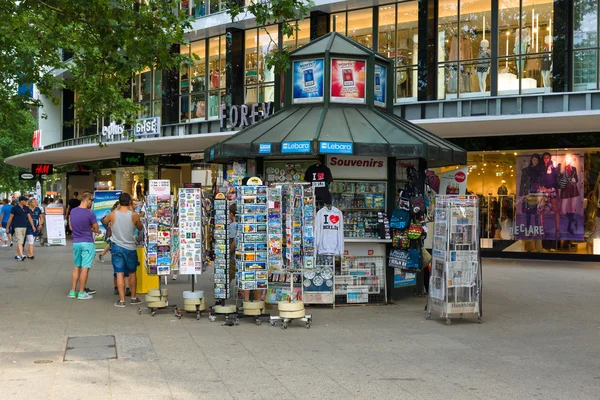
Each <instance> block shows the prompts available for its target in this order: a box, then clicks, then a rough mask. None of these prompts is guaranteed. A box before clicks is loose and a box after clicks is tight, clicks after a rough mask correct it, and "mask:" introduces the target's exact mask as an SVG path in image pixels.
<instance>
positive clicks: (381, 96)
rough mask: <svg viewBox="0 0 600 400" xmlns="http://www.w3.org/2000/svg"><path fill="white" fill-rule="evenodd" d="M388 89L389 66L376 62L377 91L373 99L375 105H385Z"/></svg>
mask: <svg viewBox="0 0 600 400" xmlns="http://www.w3.org/2000/svg"><path fill="white" fill-rule="evenodd" d="M386 90H387V68H386V67H384V66H382V65H377V64H375V91H374V93H373V100H375V105H376V106H380V107H385V101H386Z"/></svg>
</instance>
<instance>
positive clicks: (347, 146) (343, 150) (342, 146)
mask: <svg viewBox="0 0 600 400" xmlns="http://www.w3.org/2000/svg"><path fill="white" fill-rule="evenodd" d="M352 149H353V148H352V143H351V142H319V152H320V153H321V154H352Z"/></svg>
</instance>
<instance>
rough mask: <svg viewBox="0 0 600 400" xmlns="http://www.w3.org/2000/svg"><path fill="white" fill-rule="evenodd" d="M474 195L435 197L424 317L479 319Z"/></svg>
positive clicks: (480, 298) (478, 263)
mask: <svg viewBox="0 0 600 400" xmlns="http://www.w3.org/2000/svg"><path fill="white" fill-rule="evenodd" d="M481 289H482V280H481V256H480V251H479V203H478V199H477V196H436V198H435V220H434V236H433V257H432V262H431V276H430V278H429V290H428V297H427V307H426V314H425V318H426V319H430V318H431V314H432V313H433V312H439V313H440V317H441V318H445V319H446V325H450V324H451V323H452V318H462V317H464V316H477V320H478V321H479V323H481V322H482V321H481V318H482V315H483V314H482V312H483V310H482V293H481Z"/></svg>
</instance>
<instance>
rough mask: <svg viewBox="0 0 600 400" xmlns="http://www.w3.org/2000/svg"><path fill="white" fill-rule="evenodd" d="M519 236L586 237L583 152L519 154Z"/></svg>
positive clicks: (516, 222)
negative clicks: (584, 233)
mask: <svg viewBox="0 0 600 400" xmlns="http://www.w3.org/2000/svg"><path fill="white" fill-rule="evenodd" d="M516 170H517V200H516V203H517V204H516V221H515V224H514V226H513V228H512V232H511V233H514V236H515V238H516V239H526V240H543V239H549V240H550V239H551V240H579V241H581V240H583V230H584V227H583V225H584V218H583V214H584V208H583V200H584V198H583V196H584V188H583V184H584V180H585V175H584V173H585V171H584V170H583V154H579V153H569V152H561V153H556V152H553V153H552V154H550V153H549V152H537V153H533V152H532V153H526V154H520V155H519V156H518V157H517V166H516Z"/></svg>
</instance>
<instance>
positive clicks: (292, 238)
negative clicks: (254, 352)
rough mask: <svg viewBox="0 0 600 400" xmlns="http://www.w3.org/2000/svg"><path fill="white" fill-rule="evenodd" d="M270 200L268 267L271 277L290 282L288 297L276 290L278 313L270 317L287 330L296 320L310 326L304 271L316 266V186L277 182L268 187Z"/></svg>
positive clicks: (271, 323)
mask: <svg viewBox="0 0 600 400" xmlns="http://www.w3.org/2000/svg"><path fill="white" fill-rule="evenodd" d="M268 200H269V201H268V204H269V224H268V239H269V240H268V246H269V247H268V264H269V270H270V271H271V276H275V275H279V276H284V278H285V279H284V282H289V292H288V293H289V295H288V296H277V292H275V299H274V300H276V301H277V307H278V309H279V315H278V316H275V315H273V316H271V317H270V321H269V323H270V325H271V326H276V321H281V327H282V329H287V327H288V325H289V324H290V323H291V322H292V321H293V320H300V321H302V322H304V323H305V324H306V328H307V329H308V328H310V325H311V322H312V315H310V314H306V311H305V309H304V301H303V272H304V270H305V269H308V270H313V268H314V267H315V258H316V257H315V249H314V219H315V197H314V189H313V187H312V185H311V184H309V183H289V184H277V185H274V186H273V187H271V188H269V191H268ZM284 216H285V221H284V219H283V217H284ZM284 223H285V235H283V233H284V230H283V225H284ZM284 244H285V246H284ZM272 280H273V279H272ZM278 280H279V281H281V279H278ZM294 283H297V284H298V290H295V289H294ZM282 292H283V290H282Z"/></svg>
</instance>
